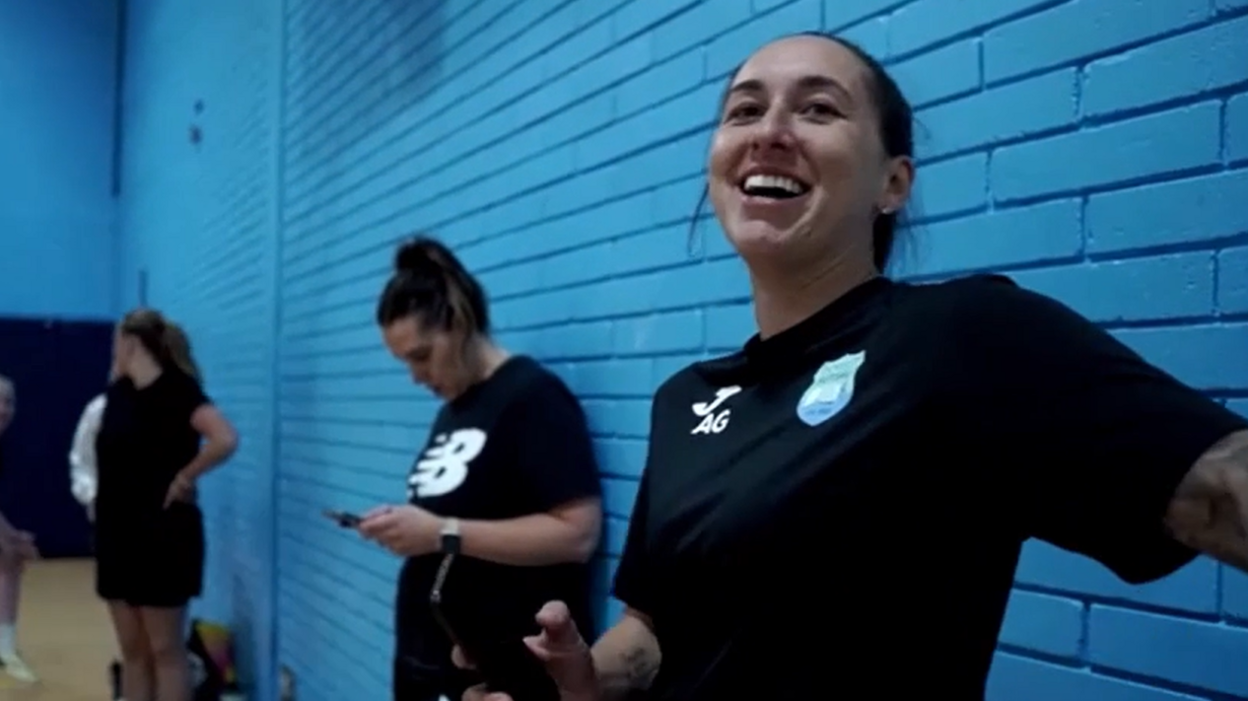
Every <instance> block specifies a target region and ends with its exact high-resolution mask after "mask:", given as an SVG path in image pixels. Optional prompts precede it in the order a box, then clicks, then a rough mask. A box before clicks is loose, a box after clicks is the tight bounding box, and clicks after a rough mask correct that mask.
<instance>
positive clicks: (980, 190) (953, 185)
mask: <svg viewBox="0 0 1248 701" xmlns="http://www.w3.org/2000/svg"><path fill="white" fill-rule="evenodd" d="M918 198H919V201H920V203H921V206H922V211H921V212H920V214H921V215H922V216H923V217H933V218H934V217H947V216H949V215H953V214H966V213H969V212H972V211H975V210H978V209H982V208H984V207H985V206H987V204H988V154H986V153H974V154H971V155H969V156H962V157H961V158H955V159H952V160H948V161H941V162H940V163H933V164H931V165H930V166H927V167H926V168H924V169H923V180H922V181H921V182H919V183H918Z"/></svg>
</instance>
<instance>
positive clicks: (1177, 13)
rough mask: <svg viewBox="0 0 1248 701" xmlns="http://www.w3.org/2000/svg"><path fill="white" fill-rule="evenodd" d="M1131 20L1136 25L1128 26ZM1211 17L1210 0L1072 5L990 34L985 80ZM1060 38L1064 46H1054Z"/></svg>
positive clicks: (1098, 0)
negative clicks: (1126, 16) (1159, 3)
mask: <svg viewBox="0 0 1248 701" xmlns="http://www.w3.org/2000/svg"><path fill="white" fill-rule="evenodd" d="M1123 15H1130V16H1131V17H1132V21H1130V22H1124V21H1122V19H1121V18H1122V17H1123ZM1208 16H1209V2H1208V0H1173V1H1172V2H1167V3H1165V4H1164V5H1157V4H1156V3H1153V2H1149V0H1071V2H1065V3H1062V4H1060V5H1057V6H1056V7H1054V8H1053V9H1050V10H1046V11H1044V12H1041V13H1039V14H1036V15H1032V16H1030V17H1026V18H1023V19H1020V20H1018V21H1016V22H1011V23H1009V24H1005V25H1002V26H1000V27H997V28H995V29H993V30H991V31H989V32H987V33H986V34H984V78H985V80H987V81H988V82H990V83H995V82H997V81H1000V80H1004V79H1006V78H1011V77H1013V76H1016V75H1021V74H1024V73H1031V72H1034V71H1037V70H1041V69H1045V68H1050V67H1053V66H1057V65H1061V64H1065V63H1074V62H1077V61H1079V60H1080V59H1082V58H1084V57H1087V56H1095V55H1097V54H1099V53H1101V52H1104V51H1113V50H1115V49H1119V48H1122V47H1125V46H1128V45H1131V44H1133V43H1136V42H1139V41H1144V40H1147V39H1150V38H1153V37H1155V36H1158V35H1161V34H1164V33H1166V32H1170V31H1174V30H1175V29H1178V28H1181V27H1188V26H1191V25H1193V24H1195V23H1197V22H1200V21H1202V20H1204V19H1205V18H1206V17H1208ZM1057 36H1060V37H1061V38H1062V40H1061V41H1053V38H1054V37H1057Z"/></svg>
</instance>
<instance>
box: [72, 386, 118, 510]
mask: <svg viewBox="0 0 1248 701" xmlns="http://www.w3.org/2000/svg"><path fill="white" fill-rule="evenodd" d="M116 381H117V370H116V368H110V369H109V372H108V384H110V385H111V384H113V383H114V382H116ZM107 403H108V396H107V392H104V393H101V394H98V395H96V396H95V397H94V398H92V399H91V401H89V402H87V406H86V408H84V409H83V410H82V416H80V417H79V418H78V426H77V428H75V429H74V441H73V444H72V445H71V446H70V449H69V488H70V492H71V493H72V494H73V495H74V499H75V500H76V501H77V502H78V503H79V504H82V506H83V508H85V509H86V510H87V519H88V520H90V521H95V492H96V484H97V482H98V470H97V467H96V461H95V438H96V436H97V435H98V434H99V432H100V419H101V418H103V416H104V407H105V405H106V404H107Z"/></svg>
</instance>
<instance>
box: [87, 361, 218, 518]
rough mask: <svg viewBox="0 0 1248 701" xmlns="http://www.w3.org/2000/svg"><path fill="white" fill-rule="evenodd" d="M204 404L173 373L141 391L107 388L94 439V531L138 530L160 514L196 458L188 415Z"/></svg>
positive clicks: (195, 385) (129, 386) (190, 381)
mask: <svg viewBox="0 0 1248 701" xmlns="http://www.w3.org/2000/svg"><path fill="white" fill-rule="evenodd" d="M208 402H209V399H208V397H207V396H206V395H205V394H204V391H203V389H202V388H201V387H200V385H199V382H197V381H196V380H195V379H194V378H192V377H190V376H189V375H186V374H185V373H183V372H180V371H178V370H174V369H169V370H165V371H163V372H162V373H161V374H160V376H159V377H157V378H156V380H155V381H154V382H153V383H152V384H150V385H148V386H146V387H143V388H137V387H135V385H134V383H133V382H132V381H131V380H130V379H129V378H123V379H121V380H118V381H116V382H114V383H113V384H112V385H110V386H109V388H108V392H107V404H106V405H105V409H104V415H103V417H102V418H101V420H100V430H99V433H98V434H97V435H96V439H95V450H96V462H97V470H98V473H99V475H98V480H99V486H98V493H97V496H96V506H95V508H96V520H97V526H98V527H101V528H108V527H109V526H110V525H113V524H120V523H129V524H132V525H134V526H136V527H140V526H142V525H143V524H145V523H148V522H151V521H152V520H153V519H155V518H157V517H158V516H159V515H160V514H161V513H162V512H163V510H164V500H165V495H166V494H167V493H168V491H169V485H170V484H172V482H173V479H174V477H175V476H176V475H177V474H178V471H179V470H181V469H182V468H184V467H186V466H187V464H188V463H190V462H191V460H193V459H194V458H195V456H196V454H198V452H199V447H200V442H201V437H200V435H199V433H198V432H197V431H196V430H195V429H194V427H192V426H191V415H192V414H194V412H195V410H196V409H198V408H199V407H200V406H201V405H203V404H206V403H208Z"/></svg>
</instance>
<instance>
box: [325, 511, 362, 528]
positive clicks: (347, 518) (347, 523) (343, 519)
mask: <svg viewBox="0 0 1248 701" xmlns="http://www.w3.org/2000/svg"><path fill="white" fill-rule="evenodd" d="M325 518H328V519H330V520H331V521H334V522H336V523H337V524H338V525H339V526H342V527H343V528H355V527H357V526H359V525H360V521H361V520H362V519H361V518H360V517H359V516H356V515H355V514H353V513H348V512H346V511H335V510H334V509H325Z"/></svg>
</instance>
